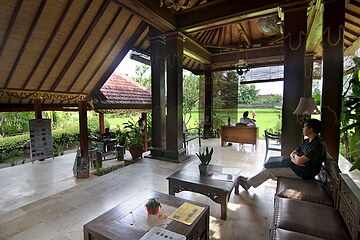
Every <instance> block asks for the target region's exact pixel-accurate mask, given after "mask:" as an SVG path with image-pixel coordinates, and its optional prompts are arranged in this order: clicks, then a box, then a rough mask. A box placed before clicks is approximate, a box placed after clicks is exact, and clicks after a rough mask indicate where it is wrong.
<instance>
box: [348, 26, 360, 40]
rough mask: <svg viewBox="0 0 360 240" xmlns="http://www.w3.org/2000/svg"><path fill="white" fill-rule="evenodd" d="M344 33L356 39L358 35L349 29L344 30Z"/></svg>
mask: <svg viewBox="0 0 360 240" xmlns="http://www.w3.org/2000/svg"><path fill="white" fill-rule="evenodd" d="M345 32H346V33H349V34H351V35H353V36H354V37H356V38H358V37H359V33H357V32H354V31H352V30H350V29H349V28H345Z"/></svg>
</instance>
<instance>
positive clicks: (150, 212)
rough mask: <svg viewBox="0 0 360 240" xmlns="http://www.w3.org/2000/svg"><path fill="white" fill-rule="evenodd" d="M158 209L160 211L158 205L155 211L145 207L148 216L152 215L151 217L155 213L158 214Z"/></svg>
mask: <svg viewBox="0 0 360 240" xmlns="http://www.w3.org/2000/svg"><path fill="white" fill-rule="evenodd" d="M159 209H160V205H159V206H157V207H156V209H153V208H148V207H146V210H147V212H148V214H152V215H155V214H156V213H158V212H159Z"/></svg>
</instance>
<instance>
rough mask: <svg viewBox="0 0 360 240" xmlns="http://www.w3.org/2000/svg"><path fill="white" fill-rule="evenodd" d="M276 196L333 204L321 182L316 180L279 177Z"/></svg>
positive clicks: (327, 204)
mask: <svg viewBox="0 0 360 240" xmlns="http://www.w3.org/2000/svg"><path fill="white" fill-rule="evenodd" d="M275 195H276V196H278V197H282V198H291V199H297V200H302V201H307V202H313V203H318V204H323V205H326V206H331V207H333V206H334V202H333V200H332V198H331V196H330V195H329V193H328V192H327V190H326V187H325V185H324V184H323V183H321V182H319V181H316V180H302V179H296V178H288V177H279V178H278V181H277V188H276V194H275Z"/></svg>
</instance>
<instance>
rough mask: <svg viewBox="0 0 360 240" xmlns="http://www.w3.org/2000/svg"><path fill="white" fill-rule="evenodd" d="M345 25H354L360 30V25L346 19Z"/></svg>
mask: <svg viewBox="0 0 360 240" xmlns="http://www.w3.org/2000/svg"><path fill="white" fill-rule="evenodd" d="M345 23H348V24H351V25H353V26H354V27H357V28H360V24H359V23H356V22H354V21H351V20H350V19H345Z"/></svg>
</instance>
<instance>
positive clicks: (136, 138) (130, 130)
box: [124, 120, 144, 159]
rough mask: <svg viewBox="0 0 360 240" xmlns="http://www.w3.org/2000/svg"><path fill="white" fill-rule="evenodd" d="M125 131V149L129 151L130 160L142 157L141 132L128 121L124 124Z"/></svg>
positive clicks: (133, 123) (142, 139)
mask: <svg viewBox="0 0 360 240" xmlns="http://www.w3.org/2000/svg"><path fill="white" fill-rule="evenodd" d="M124 129H125V130H126V131H125V147H126V148H127V149H128V150H129V152H130V154H131V157H132V159H137V158H141V157H142V153H143V141H144V133H143V130H142V129H141V128H140V127H139V126H138V124H137V123H136V122H134V121H131V120H129V121H128V122H126V123H124Z"/></svg>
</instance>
